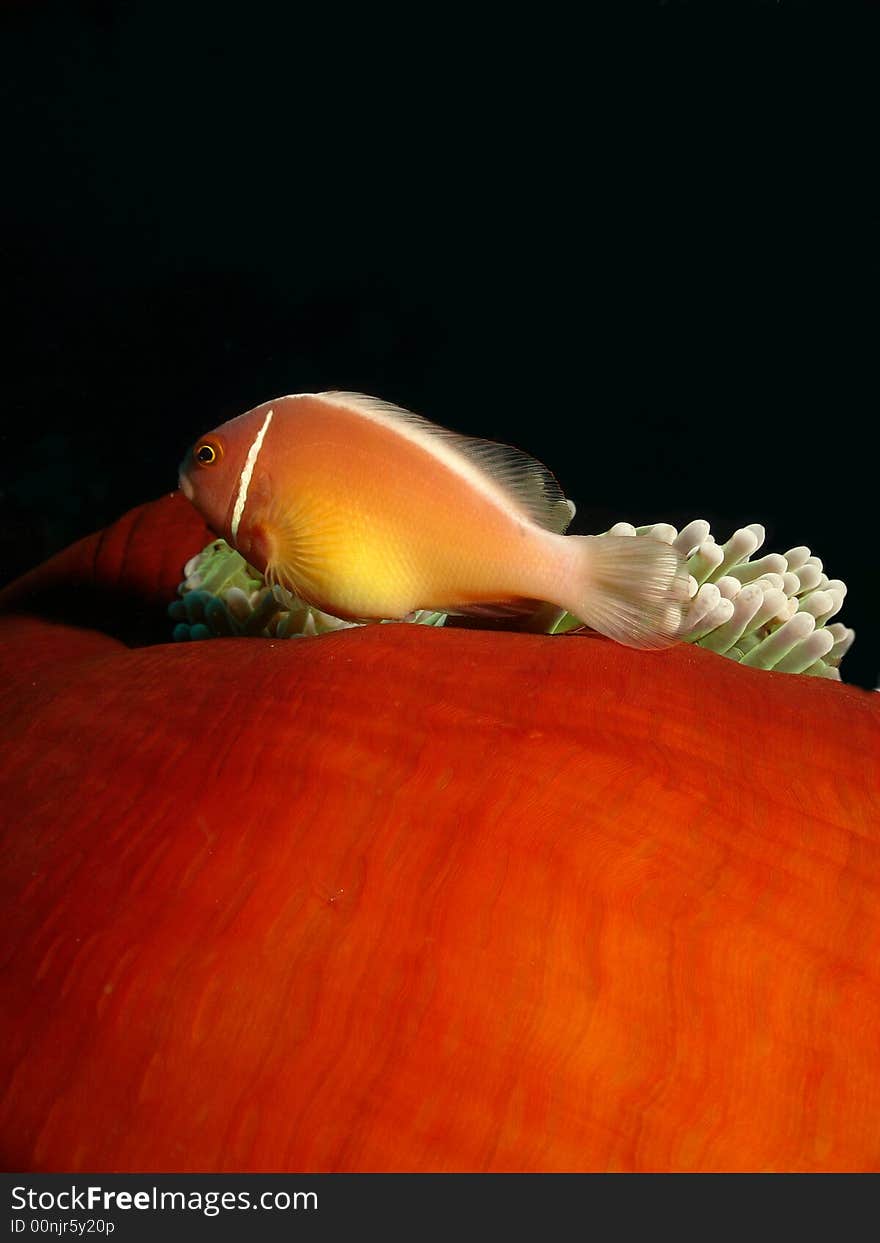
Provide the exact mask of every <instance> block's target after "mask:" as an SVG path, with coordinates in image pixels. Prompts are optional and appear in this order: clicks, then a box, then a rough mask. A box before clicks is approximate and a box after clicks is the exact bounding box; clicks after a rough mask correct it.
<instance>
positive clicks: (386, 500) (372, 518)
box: [180, 392, 687, 648]
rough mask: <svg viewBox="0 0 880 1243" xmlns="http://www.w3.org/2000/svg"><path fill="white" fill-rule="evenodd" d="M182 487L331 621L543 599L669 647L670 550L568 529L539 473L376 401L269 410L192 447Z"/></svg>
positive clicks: (673, 612)
mask: <svg viewBox="0 0 880 1243" xmlns="http://www.w3.org/2000/svg"><path fill="white" fill-rule="evenodd" d="M180 487H181V489H182V491H183V493H184V494H185V495H186V496H187V497H188V499H189V500H190V501H192V503H193V504H194V505H195V506H196V508H197V509H198V510H199V512H200V513H201V514H202V515H203V516H204V518H205V519H206V521H207V522H208V525H209V526H211V527H212V528H213V530H215V531H216V532H217V534H218V535H222V536H223V537H224V538H225V539H226V540H227V541H228V542H229V543H230V544H232V545H234V547H235V548H237V549H238V551H239V552H240V553H241V554H242V556H244V557H245V558H246V559H247V560H248V561H249V562H250V563H251V564H252V565H253V566H255V567H256V568H257V569H258V570H260V571H262V572H263V573H264V574H265V576H266V579H267V581H268V582H270V583H277V584H279V585H280V586H282V587H284V588H287V589H288V590H290V591H292V592H295V593H296V595H298V596H300V597H301V598H302V599H303V600H305V601H306V602H307V603H309V604H312V605H314V606H315V607H316V608H319V609H322V610H323V611H324V612H327V613H332V614H334V615H335V616H337V617H346V618H358V619H368V618H398V619H400V618H404V617H406V616H407V615H408V614H410V613H412V612H414V611H415V610H416V609H432V610H437V611H438V612H444V613H473V614H481V615H483V616H498V617H503V616H511V615H513V614H516V613H523V612H529V611H531V610H533V609H535V608H537V607H538V604H539V602H542V601H546V602H550V603H552V604H555V605H557V606H558V607H559V608H563V609H566V610H568V612H570V613H572V614H573V615H574V616H575V617H578V618H580V619H581V621H583V622H584V623H586V624H587V625H588V626H591V627H593V629H595V630H598V631H600V632H601V633H602V634H605V635H608V636H609V637H610V638H612V639H616V640H617V641H618V642H620V643H625V644H627V645H629V646H630V647H641V648H651V647H665V646H667V645H669V644H671V643H674V642H675V641H676V634H677V630H678V627H679V623H680V619H681V609H682V605H683V603H684V602H685V600H686V598H687V588H686V581H687V580H686V576H685V575H684V573H683V569H682V559H681V557H680V555H679V554H678V552H676V550H675V549H674V548H672V547H671V546H670V545H669V544H665V543H662V542H661V541H659V540H653V539H647V538H640V539H632V538H627V537H626V536H621V537H615V536H609V535H602V536H589V535H586V536H583V535H564V534H563V532H564V531H565V529H566V527H567V526H568V524H569V522H570V521H571V519H572V517H573V515H574V505H573V504H572V503H571V501H568V500H566V499H565V497H564V496H563V494H562V491H561V489H560V487H559V485H558V483H557V482H556V480H555V478H554V477H553V475H552V474H551V473H550V471H549V470H548V469H547V467H546V466H543V465H542V464H541V463H540V462H538V461H536V459H535V458H532V457H529V456H528V454H525V453H521V452H520V451H519V450H518V449H513V448H510V447H509V446H507V445H501V444H495V443H494V442H493V441H489V440H478V439H474V438H472V437H469V436H460V435H457V434H456V433H455V432H450V431H446V430H445V429H444V428H442V427H437V426H436V425H435V424H433V423H429V422H428V421H427V420H426V419H423V418H420V417H419V416H418V415H415V414H410V413H409V412H408V411H406V410H401V409H399V408H398V407H396V406H392V405H389V404H388V403H386V402H384V401H380V400H379V399H377V398H375V397H365V396H363V395H362V394H359V393H336V392H331V393H301V394H298V395H296V396H290V397H279V398H277V399H276V400H275V401H269V402H265V403H264V404H263V405H261V406H257V407H256V408H255V409H254V410H249V411H248V412H247V413H246V414H242V415H239V417H238V418H235V419H231V420H230V421H229V422H228V423H224V424H223V425H222V426H221V427H219V428H217V429H216V430H215V431H212V432H209V433H208V434H207V435H206V436H203V437H202V438H201V439H200V440H198V441H197V442H196V443H195V445H194V446H193V448H192V449H191V450H190V451H189V453H188V454H187V456H186V460H185V461H184V463H183V465H182V466H181V469H180Z"/></svg>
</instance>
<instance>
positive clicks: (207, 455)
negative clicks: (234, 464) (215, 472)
mask: <svg viewBox="0 0 880 1243" xmlns="http://www.w3.org/2000/svg"><path fill="white" fill-rule="evenodd" d="M222 456H223V447H222V445H221V444H220V443H219V442H218V441H216V440H203V441H201V443H200V444H198V445H197V446H196V449H195V452H194V453H193V457H194V458H195V460H196V461H197V462H198V463H199V465H200V466H213V465H214V463H215V462H219V461H220V459H221V457H222Z"/></svg>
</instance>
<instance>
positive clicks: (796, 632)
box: [169, 518, 855, 680]
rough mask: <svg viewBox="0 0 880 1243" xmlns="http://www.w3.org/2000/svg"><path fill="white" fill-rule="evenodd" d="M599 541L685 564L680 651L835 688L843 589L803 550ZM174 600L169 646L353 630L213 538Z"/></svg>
mask: <svg viewBox="0 0 880 1243" xmlns="http://www.w3.org/2000/svg"><path fill="white" fill-rule="evenodd" d="M605 534H607V535H629V536H633V537H635V538H639V537H642V538H644V537H646V536H648V537H651V538H652V539H661V540H664V541H665V542H666V543H669V544H673V545H674V546H675V547H676V548H677V549H678V550H679V552H681V554H682V556H683V557H685V558H686V566H687V572H688V585H689V600H690V603H689V605H688V607H687V609H686V610H685V613H684V616H683V620H682V624H681V631H680V634H681V639H682V641H683V642H686V643H696V644H698V645H699V646H700V647H704V648H706V649H708V650H709V651H712V652H717V653H718V654H719V655H721V656H727V657H729V658H730V659H731V660H737V661H740V662H741V663H742V664H744V665H749V666H750V667H752V668H755V669H775V670H776V671H777V672H778V673H806V674H811V675H815V676H818V677H825V678H833V679H838V680H839V678H840V672H839V665H840V661H841V659H842V658H843V656H844V655H845V654H846V652H847V651H848V649H849V647H850V646H851V644H852V642H853V639H854V638H855V632H854V631H852V630H850V629H848V628H847V627H846V626H843V625H841V624H840V623H839V622H834V623H831V619H832V617H834V616H835V615H836V614H837V613H838V612H839V611H840V608H841V606H842V604H843V598H844V596H845V595H846V584H845V583H843V582H842V581H841V580H840V579H829V577H828V575H827V574H825V572H824V570H823V567H822V562H821V561H820V560H819V558H818V557H815V556H813V555H812V553H811V552H810V549H809V548H807V547H805V546H800V547H798V548H791V549H789V551H788V552H787V553H784V554H781V553H769V554H768V555H766V556H764V557H762V558H761V559H760V560H758V561H753V560H752V557H753V556H754V554H755V553H756V552H757V551H758V549H760V548H761V547H762V545H763V543H764V538H765V531H764V528H763V527H762V526H761V525H760V523H757V522H756V523H752V524H751V525H750V526H747V527H742V528H741V529H740V530H737V531H734V533H733V535H732V536H731V537H730V539H729V540H728V541H727V542H726V543H725V544H718V543H716V541H715V538H714V536H713V535H712V534H711V532H710V529H709V523H708V522H706V521H705V519H702V518H698V519H695V520H694V521H693V522H689V523H688V524H687V526H685V527H683V528H682V530H681V531H677V530H676V529H675V527H674V526H671V525H670V524H669V523H655V524H653V525H650V526H642V527H634V526H632V525H630V524H629V523H627V522H619V523H617V524H616V525H615V526H613V527H612V528H611V530H610V531H607V532H605ZM178 593H179V595H180V596H181V599H179V600H176V601H175V602H174V603H172V604H171V605H170V607H169V614H170V616H171V618H172V620H173V621H175V622H176V623H177V624H176V626H175V627H174V638H175V640H177V641H181V640H191V639H208V638H228V637H230V636H232V635H238V636H263V637H265V638H279V639H286V638H291V637H303V636H307V635H317V634H326V633H327V632H328V631H331V630H341V629H345V628H346V627H349V626H357V625H361V624H363V623H359V622H352V621H343V620H341V619H340V618H338V617H333V616H332V615H331V614H329V613H323V612H321V611H320V609H316V608H312V607H310V606H309V605H308V604H307V603H306V602H305V601H304V600H300V599H299V598H297V597H296V596H294V595H292V594H291V593H290V592H287V591H285V590H284V589H283V588H281V587H278V586H275V587H268V586H267V585H266V583H265V580H264V579H263V577H262V575H261V574H260V572H259V570H255V569H254V567H253V566H251V565H248V563H247V562H246V561H245V559H244V557H242V556H241V554H240V553H238V552H236V551H235V549H233V548H230V546H229V545H228V544H227V543H226V541H225V540H222V539H215V540H212V541H211V543H210V544H208V545H207V547H205V548H204V549H203V550H202V551H201V552H200V553H198V554H196V556H194V557H191V558H190V560H189V561H188V562H187V563H186V566H185V568H184V579H183V582H182V583H181V584H180V586H179V587H178ZM406 620H407V621H408V622H413V623H416V624H418V625H428V626H442V625H443V623H444V621H445V620H446V618H445V615H444V614H443V613H436V612H429V611H427V610H421V611H419V612H416V613H413V614H412V616H411V617H409V618H407V619H406ZM829 623H831V624H829ZM517 626H518V628H520V629H527V630H529V631H532V632H535V631H537V632H540V633H546V634H564V633H567V632H569V631H572V630H576V629H580V628H581V622H580V620H579V619H578V618H576V617H573V616H572V615H571V614H570V613H564V612H562V611H560V610H558V609H553V608H547V609H541V610H540V611H539V613H538V614H537V615H536V616H535V617H533V618H532V619H529V620H527V621H526V622H525V623H518V624H517Z"/></svg>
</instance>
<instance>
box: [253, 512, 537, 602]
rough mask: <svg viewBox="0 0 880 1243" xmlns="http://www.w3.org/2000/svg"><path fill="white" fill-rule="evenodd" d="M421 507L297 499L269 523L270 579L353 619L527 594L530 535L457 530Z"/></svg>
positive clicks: (504, 527)
mask: <svg viewBox="0 0 880 1243" xmlns="http://www.w3.org/2000/svg"><path fill="white" fill-rule="evenodd" d="M426 508H427V510H428V512H426V511H425V508H422V510H421V512H420V513H416V514H412V515H407V516H406V517H405V518H398V517H397V516H396V515H394V514H385V513H375V512H374V513H370V512H367V511H365V510H363V509H362V510H359V511H358V510H352V509H349V510H348V512H342V511H340V509H338V508H337V507H330V506H322V505H321V504H320V503H318V502H317V501H316V502H315V503H314V504H312V505H309V504H307V503H305V502H303V503H301V504H300V506H298V512H297V513H296V514H290V515H289V516H288V517H287V518H286V519H285V520H284V521H283V522H279V523H267V531H266V534H267V537H268V538H267V545H268V547H267V552H268V556H267V561H268V570H269V577H270V578H273V579H274V580H275V581H278V582H281V583H282V584H283V585H284V586H286V587H288V588H289V589H290V590H293V591H295V592H296V593H297V594H298V595H300V596H302V597H303V598H304V599H306V600H308V601H309V602H310V603H312V604H314V605H316V606H317V607H320V608H322V609H324V610H325V611H326V612H329V613H332V614H334V615H336V616H342V617H354V618H361V617H363V618H367V617H369V618H380V617H387V618H399V617H405V616H406V615H407V614H408V613H411V612H412V611H413V610H414V609H417V608H428V607H431V608H444V607H445V608H449V609H454V608H455V607H456V606H458V605H466V604H471V603H484V602H485V603H489V602H494V601H498V600H502V599H505V598H509V597H510V596H513V595H520V594H528V593H524V592H523V591H522V590H521V589H519V590H518V589H517V588H518V580H520V579H523V580H525V581H527V578H528V576H527V574H526V573H525V570H526V568H527V567H526V562H527V560H528V556H527V547H528V545H529V543H530V541H529V540H527V539H526V540H524V539H523V538H522V537H521V536H520V537H517V535H516V532H514V531H513V524H502V523H500V522H499V523H498V526H499V529H498V530H494V529H492V526H493V524H492V523H491V522H490V523H489V524H488V525H489V528H490V529H488V530H487V529H486V523H485V522H483V523H481V524H480V525H479V527H477V526H476V525H474V526H470V525H469V524H467V523H465V524H464V526H463V528H462V526H460V525H459V524H457V523H456V522H455V521H454V519H452V518H451V517H450V515H449V514H448V513H447V512H444V511H442V510H440V509H438V512H437V513H432V512H431V507H430V506H428V507H426ZM508 527H510V528H511V529H510V530H508V529H507V528H508ZM520 571H522V573H520Z"/></svg>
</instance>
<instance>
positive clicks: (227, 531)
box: [178, 403, 271, 544]
mask: <svg viewBox="0 0 880 1243" xmlns="http://www.w3.org/2000/svg"><path fill="white" fill-rule="evenodd" d="M270 409H271V403H267V404H266V405H265V406H257V407H256V408H255V409H253V410H248V411H247V413H246V414H241V415H239V416H238V417H237V418H235V419H230V420H229V422H228V423H222V424H221V425H220V426H219V427H216V428H214V429H213V430H212V431H209V432H207V433H205V435H204V436H200V437H199V439H198V440H197V441H196V442H195V443H194V444H193V445H192V447H191V448H190V449H189V451H188V452H187V455H186V457H185V458H184V459H183V461H182V462H181V464H180V470H179V472H178V482H179V484H180V490H181V492H182V493H183V494H184V496H185V497H186V498H187V500H188V501H191V502H192V504H193V505H194V506H195V507H196V509H197V510H198V511H199V513H200V514H201V515H202V517H203V518H204V519H205V521H206V522H207V524H208V526H209V527H211V529H212V530H213V531H216V532H217V534H218V535H222V536H223V537H224V538H225V539H226V540H227V541H228V542H229V543H231V544H235V543H236V538H235V537H236V534H237V529H238V519H239V518H240V516H241V515H240V513H239V512H237V510H238V511H240V510H241V509H242V507H243V504H244V498H245V497H246V495H247V490H248V484H249V483H250V477H251V474H252V472H253V461H252V460H251V459H252V458H253V456H254V455H253V448H254V445H255V443H256V442H257V440H258V438H259V437H260V431H261V429H265V427H266V420H267V415H268V414H269V411H270ZM249 466H250V470H249V469H248V467H249Z"/></svg>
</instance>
